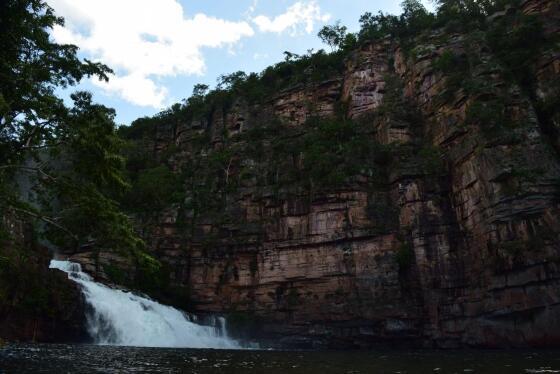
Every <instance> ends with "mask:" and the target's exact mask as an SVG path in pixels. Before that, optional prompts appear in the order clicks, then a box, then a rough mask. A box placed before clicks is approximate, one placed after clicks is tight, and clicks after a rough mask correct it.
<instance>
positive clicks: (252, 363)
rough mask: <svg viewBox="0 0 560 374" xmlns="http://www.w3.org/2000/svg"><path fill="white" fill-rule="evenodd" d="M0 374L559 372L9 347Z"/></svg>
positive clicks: (444, 363) (418, 360) (393, 357)
mask: <svg viewBox="0 0 560 374" xmlns="http://www.w3.org/2000/svg"><path fill="white" fill-rule="evenodd" d="M0 373H7V374H11V373H18V374H19V373H200V374H205V373H267V374H268V373H271V374H276V373H281V374H287V373H306V374H308V373H309V374H330V373H333V374H334V373H337V374H338V373H346V374H350V373H352V374H359V373H368V374H370V373H371V374H377V373H438V374H441V373H491V374H502V373H504V374H507V373H560V352H558V351H556V352H554V351H536V352H532V351H531V352H530V351H485V352H480V351H461V352H449V351H385V352H379V351H375V352H373V351H368V352H355V351H351V352H342V351H337V352H282V351H225V350H195V349H165V348H134V347H110V346H95V345H11V346H8V347H7V348H4V349H0Z"/></svg>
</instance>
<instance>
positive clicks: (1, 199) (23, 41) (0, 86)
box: [0, 0, 140, 249]
mask: <svg viewBox="0 0 560 374" xmlns="http://www.w3.org/2000/svg"><path fill="white" fill-rule="evenodd" d="M63 24H64V21H63V19H62V18H60V17H57V16H55V14H54V11H53V9H52V8H50V7H49V6H48V5H47V4H46V3H45V2H44V1H42V0H5V1H3V2H1V3H0V35H2V37H1V38H0V125H1V129H0V209H1V211H2V212H3V213H5V212H6V211H11V212H14V213H16V214H20V215H24V216H27V217H30V218H32V219H35V220H40V221H43V222H44V223H45V224H46V226H45V227H46V228H45V229H44V230H43V231H44V232H43V233H44V234H45V235H47V236H48V237H49V239H51V240H52V242H53V243H56V244H61V245H65V246H72V247H77V246H79V245H80V243H83V242H84V241H88V240H91V239H93V240H96V241H97V242H99V243H104V245H106V246H110V247H114V248H117V247H122V248H128V249H134V248H136V247H137V246H138V244H139V243H140V241H139V240H138V238H137V237H136V236H135V234H134V232H133V230H132V226H131V224H130V222H129V221H128V218H127V217H126V216H125V215H124V214H123V213H121V212H120V210H119V208H118V204H117V203H116V201H115V198H116V196H118V195H119V194H120V193H122V191H123V190H124V189H125V188H126V187H127V184H126V182H125V180H124V174H123V164H124V162H123V159H122V157H121V156H119V152H120V147H121V145H122V143H121V141H120V140H119V138H118V136H117V134H116V126H115V123H114V115H115V113H114V111H113V110H112V109H109V108H106V107H104V106H102V105H97V104H94V103H93V102H92V98H91V94H89V93H85V92H78V93H75V94H73V95H72V100H73V101H74V105H73V107H71V108H68V107H66V105H65V104H64V102H63V100H62V99H61V98H60V97H58V96H57V95H56V93H55V91H56V90H57V89H60V88H66V87H68V86H72V85H75V84H77V83H78V82H79V81H80V80H81V79H82V78H84V77H98V78H99V79H103V80H108V74H110V73H111V70H110V69H109V68H108V67H107V66H105V65H103V64H100V63H93V62H91V61H88V60H83V61H82V60H80V59H79V58H78V56H77V50H78V49H77V47H76V46H74V45H66V44H57V43H55V42H53V41H52V40H51V39H50V37H49V31H50V30H51V29H52V28H53V27H54V26H56V25H63ZM22 180H23V181H24V183H20V182H21V181H22ZM21 192H25V193H24V194H22V193H21Z"/></svg>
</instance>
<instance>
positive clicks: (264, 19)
mask: <svg viewBox="0 0 560 374" xmlns="http://www.w3.org/2000/svg"><path fill="white" fill-rule="evenodd" d="M330 18H331V16H330V15H329V14H323V13H322V12H321V8H320V7H319V5H318V4H317V2H316V1H315V0H311V1H307V2H304V1H298V2H297V3H295V4H293V5H292V6H290V7H289V8H288V9H287V10H286V12H285V13H283V14H280V15H278V16H276V17H274V18H270V17H268V16H265V15H259V16H256V17H254V18H253V19H252V21H253V22H254V23H255V24H256V25H257V27H258V28H259V30H260V31H262V32H275V33H282V32H284V31H286V30H289V32H290V34H291V35H297V34H298V33H299V32H300V29H301V27H302V26H303V27H304V30H305V32H306V33H308V34H310V33H311V32H313V27H314V25H315V22H323V23H324V22H327V21H328V20H329V19H330Z"/></svg>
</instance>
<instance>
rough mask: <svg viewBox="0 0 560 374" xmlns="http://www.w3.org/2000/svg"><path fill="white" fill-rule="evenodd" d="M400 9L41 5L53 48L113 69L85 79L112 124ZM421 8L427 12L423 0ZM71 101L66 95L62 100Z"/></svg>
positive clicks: (293, 0)
mask: <svg viewBox="0 0 560 374" xmlns="http://www.w3.org/2000/svg"><path fill="white" fill-rule="evenodd" d="M400 2H401V0H47V3H48V4H49V5H50V6H51V7H52V8H54V10H55V12H56V14H57V15H59V16H63V17H64V18H65V21H66V23H65V25H64V26H63V27H60V26H56V27H55V28H54V29H53V30H52V33H51V36H52V38H53V39H54V40H55V41H56V42H58V43H70V44H75V45H77V46H78V47H79V48H80V52H79V55H80V57H82V58H88V59H90V60H92V61H99V62H103V63H104V64H106V65H108V66H109V67H110V68H111V69H113V71H114V74H113V75H111V76H110V79H109V82H108V83H105V82H100V81H99V80H97V79H88V80H84V81H83V82H82V83H81V84H80V85H79V86H78V87H77V88H76V87H74V88H72V91H74V90H76V89H82V90H88V91H91V92H92V93H93V94H94V99H95V101H97V102H99V103H101V104H104V105H106V106H109V107H112V108H115V110H116V112H117V117H116V121H117V123H118V124H119V125H121V124H125V125H128V124H130V122H131V121H133V120H135V119H136V118H139V117H143V116H151V115H154V114H156V113H157V112H159V111H161V110H164V109H165V108H168V107H169V106H171V105H172V104H174V103H177V102H180V101H181V100H183V99H185V98H187V97H189V96H190V95H191V93H192V89H193V86H194V85H195V84H197V83H204V84H207V85H209V86H210V87H214V86H215V85H216V81H217V79H218V78H219V76H220V75H222V74H229V73H232V72H236V71H239V70H242V71H245V72H246V73H250V72H260V71H262V70H263V69H264V68H266V67H267V66H269V65H272V64H274V63H276V62H278V61H281V60H282V59H283V58H284V55H283V52H284V51H290V52H292V53H297V54H304V53H306V52H307V51H308V50H309V49H314V50H318V49H321V48H324V49H325V50H327V51H328V50H329V47H328V46H325V45H323V44H322V43H321V41H320V39H319V38H318V37H317V32H318V31H319V30H320V29H321V28H322V27H323V26H324V25H329V24H334V23H335V22H336V21H338V20H340V21H341V23H342V24H343V25H345V26H347V27H348V30H349V31H352V32H354V31H357V30H358V29H359V22H358V20H359V18H360V15H362V14H363V13H365V12H368V11H369V12H372V13H377V11H379V10H381V11H383V12H387V13H393V14H399V13H400V6H399V4H400ZM424 3H425V5H426V6H427V7H428V8H430V2H429V0H426V1H425V2H424ZM62 94H63V96H66V97H67V96H68V94H69V92H62Z"/></svg>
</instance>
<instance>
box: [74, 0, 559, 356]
mask: <svg viewBox="0 0 560 374" xmlns="http://www.w3.org/2000/svg"><path fill="white" fill-rule="evenodd" d="M522 11H523V12H524V13H525V14H533V15H535V16H537V17H540V19H541V21H542V23H543V25H544V30H545V32H546V33H548V34H549V35H554V34H557V33H558V31H559V25H560V22H559V15H560V11H559V9H558V3H557V2H556V1H552V0H551V1H536V0H535V1H525V2H524V3H523V5H522ZM506 15H507V11H506V12H504V13H503V14H498V15H496V16H495V18H497V19H499V17H504V16H506ZM489 22H495V20H489ZM541 52H542V53H541V55H539V56H534V58H535V63H534V67H535V69H534V76H535V77H536V78H535V80H536V82H537V90H536V92H537V93H538V95H537V96H533V95H531V94H529V93H527V92H526V91H525V90H524V89H523V88H522V87H520V86H519V85H517V84H516V83H514V82H512V81H511V80H510V79H508V77H507V74H506V73H505V72H504V69H503V67H502V64H501V62H500V61H499V56H496V55H495V54H494V53H493V52H492V49H491V48H489V47H488V46H487V45H486V44H485V42H484V41H481V40H480V39H477V37H476V35H474V36H473V35H465V34H451V35H450V34H449V33H447V34H442V33H438V32H434V33H433V34H432V35H431V36H430V37H424V38H422V40H419V41H418V43H417V45H416V46H415V47H414V48H413V49H412V50H410V49H408V50H405V49H404V48H403V47H402V46H400V45H399V44H398V43H396V42H394V41H391V40H390V39H387V40H384V41H380V42H376V43H374V44H368V45H365V46H363V47H361V48H360V49H359V50H357V51H355V53H354V54H353V55H352V56H351V57H350V58H349V59H348V60H347V62H346V69H345V72H344V73H343V74H342V75H341V76H333V77H332V79H330V80H328V81H324V82H322V83H317V84H308V85H300V86H296V87H293V88H291V89H289V90H287V91H284V92H280V93H278V94H277V95H276V96H274V97H273V98H271V99H270V100H269V101H268V102H267V103H265V104H249V103H248V102H247V101H246V100H244V99H243V97H242V96H240V97H238V98H237V99H236V100H235V102H234V104H233V105H231V106H230V107H228V108H216V109H215V110H214V112H213V114H212V116H210V117H209V118H207V119H196V120H190V121H183V122H181V123H180V124H179V125H171V124H169V125H168V126H160V127H159V128H158V129H157V134H156V136H155V137H154V138H153V142H152V143H151V146H152V148H153V151H154V152H155V153H156V154H158V155H160V157H162V160H163V161H166V162H169V164H170V165H171V166H172V168H173V169H174V170H175V171H177V172H180V171H181V170H184V168H188V167H192V162H191V161H192V159H193V158H195V157H198V156H197V155H199V153H197V152H202V153H204V154H205V155H206V154H207V155H210V156H209V157H211V155H212V154H215V153H216V152H218V151H220V150H223V149H224V147H225V144H227V145H228V146H229V147H230V148H229V149H233V148H231V147H238V148H246V147H248V146H250V145H251V142H250V140H247V138H243V137H241V136H240V135H242V134H244V133H248V132H249V131H251V130H252V129H255V128H260V127H263V126H265V125H267V124H270V123H271V122H273V121H280V122H281V123H282V124H283V125H284V129H290V132H289V133H284V134H283V135H277V136H279V137H282V136H283V137H284V138H285V139H284V140H286V139H287V142H288V143H290V141H292V140H290V139H293V141H294V142H295V141H296V140H295V139H297V138H298V137H301V136H305V134H306V132H307V131H308V130H307V127H306V124H307V123H308V121H309V119H310V118H329V117H333V116H336V115H340V113H341V112H343V113H342V115H343V116H344V117H345V118H349V119H352V120H354V121H356V123H358V122H359V123H360V124H361V126H364V128H365V129H366V131H365V132H364V133H363V136H364V137H367V139H369V141H371V142H375V143H378V144H380V145H382V146H387V147H390V148H391V155H392V156H391V158H392V161H391V162H390V163H388V165H387V166H386V167H385V169H384V170H383V173H381V174H377V175H371V173H370V174H368V173H367V172H359V173H357V175H354V176H352V178H346V180H345V182H344V183H341V184H338V185H337V186H336V187H332V186H314V188H313V189H312V191H310V190H309V189H308V188H302V187H301V186H297V185H289V186H282V185H281V184H279V183H278V180H281V179H282V173H283V172H284V171H285V168H286V166H285V165H286V164H285V163H286V162H287V163H289V164H290V165H291V167H295V168H297V167H298V166H299V165H301V163H302V162H304V161H305V160H301V159H298V158H297V157H295V158H293V159H290V160H281V161H282V162H285V163H282V162H280V163H279V165H280V167H279V168H276V169H274V168H272V165H271V164H270V162H269V161H270V158H269V159H265V161H262V160H259V159H257V158H256V157H252V158H248V157H245V158H240V157H236V156H235V152H234V153H233V154H229V161H228V162H226V163H224V167H223V170H221V174H220V175H221V177H220V178H221V183H222V184H224V183H225V185H226V186H228V185H229V184H228V183H229V182H228V181H229V180H233V179H236V180H240V181H241V182H239V185H238V186H237V187H236V188H235V189H233V188H231V189H227V188H226V190H227V193H225V194H223V195H220V196H217V195H216V196H214V200H220V201H221V204H219V205H218V206H217V207H214V208H212V209H210V208H209V207H208V209H205V206H203V207H202V209H198V210H195V209H191V208H189V207H188V206H187V207H185V206H182V207H180V208H179V207H169V209H166V211H165V212H164V213H162V214H161V215H160V217H159V220H158V224H157V225H155V226H153V227H152V229H151V231H149V234H148V235H147V239H148V242H149V244H150V248H151V249H152V250H153V252H154V253H155V254H156V256H157V257H158V258H159V259H160V260H161V261H162V262H164V263H165V264H167V265H168V268H169V270H170V276H171V278H170V279H171V283H172V284H173V285H174V286H175V287H180V288H182V289H183V290H185V291H186V294H188V296H185V298H186V299H188V300H186V301H188V305H189V306H190V308H191V310H192V311H195V312H218V313H225V314H229V315H230V317H231V318H230V319H231V323H232V328H233V329H234V330H235V331H237V332H240V331H250V334H258V336H259V337H261V338H271V339H276V341H277V342H278V341H283V342H285V343H287V344H288V343H290V344H296V343H301V344H304V345H309V344H311V345H328V346H336V347H341V346H371V345H376V344H387V343H394V344H398V345H407V344H408V345H423V346H437V347H458V346H482V347H503V346H515V347H522V346H551V345H559V344H560V238H559V234H560V222H558V220H559V217H560V215H559V213H560V210H559V205H558V180H559V178H560V157H559V151H560V148H559V147H558V144H559V141H558V130H559V123H558V118H557V116H556V117H554V115H551V114H550V113H551V112H550V111H548V112H547V111H543V110H542V108H541V106H540V105H539V102H540V101H542V100H545V99H546V98H547V96H552V95H555V92H557V91H555V90H554V88H553V87H550V83H551V82H553V81H554V80H557V79H558V76H559V74H560V56H559V54H558V49H557V48H555V47H549V48H546V49H544V51H541ZM450 56H452V57H454V58H459V60H457V61H461V58H467V57H465V56H475V58H474V59H471V60H469V61H470V62H469V64H468V67H462V65H456V64H452V66H451V69H449V66H447V68H446V66H445V64H444V62H445V60H446V59H449V58H450ZM438 61H439V62H441V63H439V64H438V63H437V62H438ZM453 61H455V60H453ZM461 69H464V70H461ZM457 71H460V72H461V74H462V78H461V82H462V83H464V84H461V85H460V87H456V88H453V85H454V84H456V80H457V79H456V77H455V75H456V73H457ZM467 80H468V83H469V84H466V83H465V82H467ZM465 87H466V88H465ZM496 105H498V106H496ZM496 108H499V109H496ZM497 117H499V118H497ZM286 131H287V130H286ZM201 134H208V135H209V143H208V145H207V146H206V147H205V148H204V150H203V151H198V150H195V148H194V147H193V142H194V140H193V139H198V137H199V136H200V135H201ZM290 137H291V138H290ZM273 140H274V139H272V140H271V139H270V138H269V139H265V140H259V142H261V143H262V146H263V149H264V151H263V152H264V153H267V152H268V153H269V154H273V153H274V152H275V150H274V149H275V148H274V147H273V145H271V144H272V143H273V142H274V141H273ZM172 146H173V147H175V148H176V149H178V151H177V152H175V153H173V155H172V156H170V157H169V156H164V155H165V154H166V151H167V150H169V149H170V148H171V147H172ZM166 157H169V158H166ZM266 160H268V161H266ZM282 165H284V166H282ZM332 166H333V168H334V167H337V165H332ZM366 166H367V165H364V169H366ZM247 170H249V171H250V172H247ZM241 174H243V177H241V176H240V175H241ZM271 174H272V176H271ZM274 175H276V177H274ZM275 178H276V179H275ZM189 183H191V180H190V179H189V180H186V181H185V184H186V185H189ZM205 183H208V180H207V181H206V182H205ZM193 196H194V195H189V194H187V201H190V200H191V199H194V198H195V197H193ZM224 217H228V218H227V219H225V218H224ZM78 257H80V258H81V259H82V262H87V261H88V260H87V258H88V254H82V255H80V256H78ZM118 261H120V260H116V259H111V258H110V257H108V256H103V255H102V256H101V265H103V264H105V265H108V264H115V263H117V262H118ZM90 270H91V271H98V272H99V275H100V276H103V275H104V274H103V266H97V267H96V266H94V264H93V263H90Z"/></svg>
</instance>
